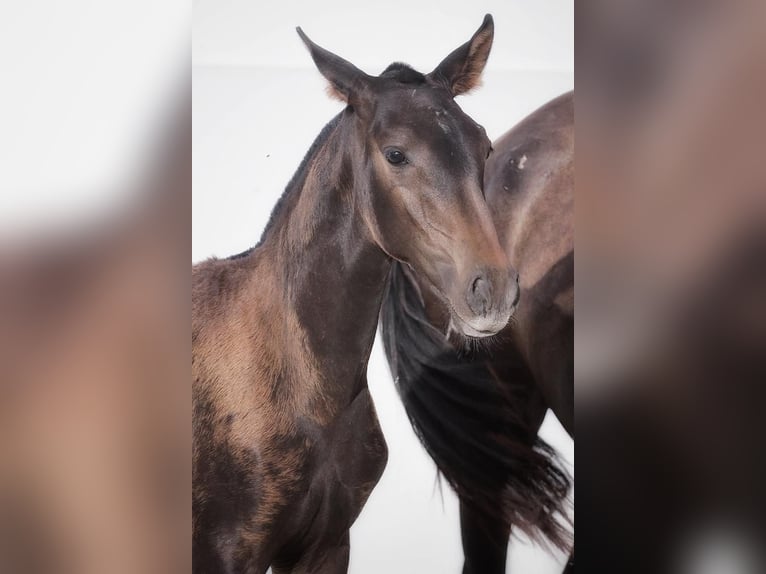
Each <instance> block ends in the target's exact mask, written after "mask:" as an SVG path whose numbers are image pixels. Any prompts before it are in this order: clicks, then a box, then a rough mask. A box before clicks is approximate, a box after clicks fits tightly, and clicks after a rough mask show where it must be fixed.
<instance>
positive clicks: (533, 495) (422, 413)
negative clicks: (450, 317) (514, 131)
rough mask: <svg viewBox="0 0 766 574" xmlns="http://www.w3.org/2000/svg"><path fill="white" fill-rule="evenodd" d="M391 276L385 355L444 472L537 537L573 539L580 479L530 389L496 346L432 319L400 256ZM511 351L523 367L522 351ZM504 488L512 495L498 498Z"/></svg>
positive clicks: (491, 510) (461, 489) (467, 495)
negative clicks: (500, 373)
mask: <svg viewBox="0 0 766 574" xmlns="http://www.w3.org/2000/svg"><path fill="white" fill-rule="evenodd" d="M389 277H390V278H389V283H388V289H387V292H386V295H385V298H384V301H383V307H382V310H381V333H382V336H383V344H384V347H385V352H386V356H387V358H388V362H389V365H390V366H391V371H392V374H393V376H394V379H395V382H396V388H397V390H398V392H399V395H400V397H401V399H402V402H403V403H404V406H405V409H406V411H407V415H408V417H409V419H410V422H411V423H412V426H413V428H414V430H415V433H416V434H417V436H418V438H419V439H420V442H421V443H422V444H423V446H424V447H425V449H426V450H427V451H428V454H429V455H430V456H431V458H433V460H434V462H435V463H436V465H437V467H438V468H439V471H440V473H441V474H442V475H443V476H444V477H445V478H446V479H447V481H448V483H449V484H450V485H451V486H452V487H453V488H454V489H455V491H456V492H457V494H458V496H459V497H460V498H461V500H465V501H467V502H469V503H470V504H472V505H473V506H474V507H475V508H477V509H478V510H480V511H482V512H485V513H487V514H488V515H491V516H501V515H502V516H503V517H504V518H506V519H510V521H511V524H512V526H515V527H518V528H519V529H520V530H522V531H523V532H524V533H525V534H527V535H528V536H529V537H530V538H531V539H533V540H536V541H540V542H543V541H544V540H545V539H547V540H548V541H549V542H550V543H552V544H553V545H554V546H556V547H557V548H560V549H562V550H566V549H568V548H569V546H570V544H571V540H570V535H569V533H568V529H567V528H566V525H567V523H568V520H567V518H566V516H567V513H566V507H565V504H566V495H567V492H568V490H569V487H570V482H571V479H570V477H569V475H568V473H567V472H566V471H565V470H564V468H563V467H562V466H561V463H560V462H559V460H558V459H557V457H556V455H555V453H554V451H553V449H552V448H551V447H550V446H549V445H548V444H547V443H545V442H544V441H543V440H542V439H540V438H539V437H537V436H536V432H537V429H536V428H535V429H531V428H529V423H528V422H527V421H526V418H525V412H524V411H525V406H524V402H523V401H518V400H514V399H515V398H520V396H519V395H521V394H523V393H524V389H523V388H522V387H521V386H517V385H514V382H513V381H510V382H509V381H506V380H503V381H499V380H498V379H497V377H496V376H495V375H494V373H493V371H492V370H491V368H488V366H487V361H486V359H487V358H488V357H487V355H482V354H481V353H472V354H470V355H466V354H465V353H460V352H458V351H457V350H456V349H455V348H454V347H453V346H452V345H451V344H450V343H449V341H448V340H447V339H446V338H445V336H444V335H443V334H442V333H441V332H439V331H438V330H437V329H436V328H435V327H434V326H433V325H431V323H430V322H429V320H428V318H427V317H426V315H425V309H424V306H423V301H422V299H421V296H420V291H419V289H418V287H417V285H415V284H414V282H413V280H412V278H411V277H410V276H409V275H408V274H407V272H406V270H405V268H404V266H403V265H402V264H401V263H398V262H395V263H394V264H393V268H392V270H391V274H390V276H389ZM504 351H505V349H504ZM504 360H505V358H504ZM507 360H508V361H514V366H513V368H514V369H515V368H518V370H519V374H520V375H523V374H524V373H523V370H524V369H525V368H526V367H525V366H524V365H523V363H522V362H521V360H520V359H519V358H514V357H512V356H509V357H508V358H507ZM499 491H500V492H503V496H504V499H503V500H496V499H495V498H494V493H496V492H499Z"/></svg>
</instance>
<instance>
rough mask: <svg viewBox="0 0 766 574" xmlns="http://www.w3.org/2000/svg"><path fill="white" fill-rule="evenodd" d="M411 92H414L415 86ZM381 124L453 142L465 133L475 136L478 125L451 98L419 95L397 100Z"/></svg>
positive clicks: (459, 140)
mask: <svg viewBox="0 0 766 574" xmlns="http://www.w3.org/2000/svg"><path fill="white" fill-rule="evenodd" d="M410 91H412V92H416V91H417V88H412V89H411V90H410ZM390 111H391V114H390V115H388V118H387V120H388V121H385V120H384V122H383V123H384V124H388V125H389V126H390V127H395V128H396V127H401V128H409V129H412V130H413V131H415V132H418V133H419V134H420V135H426V134H427V133H429V132H430V133H433V134H434V135H437V136H438V135H442V136H447V137H449V138H450V139H452V140H454V142H456V143H457V142H462V141H463V140H464V137H465V136H469V137H472V136H478V135H480V133H481V127H480V126H479V125H478V124H477V123H476V122H474V121H473V120H472V119H471V118H470V117H469V116H468V115H466V114H465V113H464V112H463V111H462V110H461V109H460V108H459V107H458V106H457V104H455V103H454V102H452V101H451V100H448V101H447V100H440V99H437V98H420V99H418V100H417V101H413V102H406V101H405V102H400V105H398V106H393V107H392V108H391V109H390Z"/></svg>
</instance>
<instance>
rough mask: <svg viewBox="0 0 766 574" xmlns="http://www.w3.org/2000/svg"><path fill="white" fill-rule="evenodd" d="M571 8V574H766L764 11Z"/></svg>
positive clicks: (757, 7)
mask: <svg viewBox="0 0 766 574" xmlns="http://www.w3.org/2000/svg"><path fill="white" fill-rule="evenodd" d="M577 9H578V12H577V15H576V38H577V40H576V42H577V43H576V55H575V58H576V84H577V91H576V94H577V101H576V120H577V176H576V181H577V193H578V199H577V217H576V230H577V231H576V232H577V244H578V251H579V256H578V261H577V267H576V273H577V291H576V298H577V307H578V315H577V320H576V323H575V325H576V327H575V329H576V331H575V333H576V336H575V365H576V367H575V371H576V421H577V424H576V426H577V433H578V442H577V451H578V467H577V483H578V499H577V506H578V513H577V520H576V528H575V532H576V547H577V552H576V554H577V556H578V558H577V565H578V568H579V569H580V571H585V572H644V573H646V572H652V573H659V572H680V573H685V572H690V573H691V572H711V573H713V572H720V573H722V574H724V573H726V574H730V573H738V572H743V573H744V572H763V571H766V561H765V560H764V555H763V551H764V548H766V546H764V544H763V541H764V537H763V536H764V532H765V531H764V522H766V513H765V512H764V511H766V491H764V489H763V485H764V484H766V449H764V446H763V443H762V441H763V438H764V436H766V410H765V409H764V407H765V406H766V401H765V400H764V399H766V217H765V216H766V210H765V209H764V208H766V162H765V161H764V159H766V157H765V156H764V151H765V150H766V148H765V147H764V144H763V142H764V134H766V113H765V111H764V103H766V35H764V34H763V23H764V22H766V4H764V3H763V2H684V1H678V0H674V1H671V2H664V1H663V2H655V1H651V2H646V1H643V0H628V1H624V2H611V1H596V2H591V3H588V4H587V7H586V6H584V5H582V4H580V5H578V7H577Z"/></svg>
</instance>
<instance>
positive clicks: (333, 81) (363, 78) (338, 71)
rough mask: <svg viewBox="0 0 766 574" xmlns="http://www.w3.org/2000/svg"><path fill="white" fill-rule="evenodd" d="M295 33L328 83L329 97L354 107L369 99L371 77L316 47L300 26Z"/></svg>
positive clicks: (349, 63)
mask: <svg viewBox="0 0 766 574" xmlns="http://www.w3.org/2000/svg"><path fill="white" fill-rule="evenodd" d="M296 31H297V32H298V35H299V36H300V37H301V40H303V43H304V44H305V45H306V47H307V48H308V49H309V53H310V54H311V58H312V59H313V60H314V64H316V67H317V69H318V70H319V72H320V73H321V74H322V75H323V76H324V77H325V79H326V80H327V81H328V82H329V85H328V86H327V91H328V93H329V94H330V96H331V97H333V98H336V99H338V100H340V101H342V102H345V103H347V104H350V105H352V106H354V107H360V106H362V104H364V103H365V101H366V100H368V99H369V97H370V91H371V90H370V87H371V84H372V77H371V76H368V75H367V74H365V73H364V72H363V71H362V70H360V69H359V68H357V67H356V66H354V65H353V64H352V63H351V62H347V61H346V60H344V59H343V58H341V57H340V56H336V55H335V54H333V53H332V52H330V51H328V50H325V49H324V48H322V47H321V46H318V45H316V44H315V43H314V42H312V41H311V39H309V37H308V36H306V34H305V33H304V32H303V30H301V28H300V26H299V27H298V28H296Z"/></svg>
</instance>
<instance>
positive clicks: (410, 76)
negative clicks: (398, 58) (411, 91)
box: [380, 62, 426, 85]
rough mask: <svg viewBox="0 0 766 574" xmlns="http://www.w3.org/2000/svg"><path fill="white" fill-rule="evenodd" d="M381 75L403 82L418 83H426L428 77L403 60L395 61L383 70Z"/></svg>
mask: <svg viewBox="0 0 766 574" xmlns="http://www.w3.org/2000/svg"><path fill="white" fill-rule="evenodd" d="M380 77H381V78H390V79H392V80H396V81H397V82H400V83H402V84H415V85H417V84H425V83H426V77H425V76H424V75H423V74H421V73H420V72H418V71H417V70H415V69H413V68H412V67H411V66H409V65H407V64H405V63H403V62H394V63H393V64H391V65H389V66H388V67H387V68H386V69H385V70H383V73H382V74H381V75H380Z"/></svg>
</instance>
